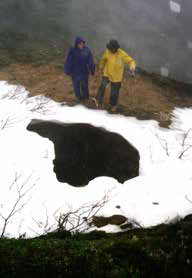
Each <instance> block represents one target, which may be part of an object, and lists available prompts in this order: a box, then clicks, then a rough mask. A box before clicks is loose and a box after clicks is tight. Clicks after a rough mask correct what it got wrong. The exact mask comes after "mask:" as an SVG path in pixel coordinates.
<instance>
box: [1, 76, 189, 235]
mask: <svg viewBox="0 0 192 278" xmlns="http://www.w3.org/2000/svg"><path fill="white" fill-rule="evenodd" d="M33 118H38V119H50V120H51V119H54V120H59V121H63V122H87V123H92V124H94V125H95V126H103V127H105V128H107V129H108V130H111V131H115V132H118V133H120V134H121V135H123V136H124V137H125V138H126V139H127V140H128V141H129V142H131V143H132V144H133V145H134V146H135V147H136V148H137V149H138V150H139V152H140V156H141V160H140V176H139V177H137V178H134V179H132V180H129V181H127V182H125V183H124V184H119V183H118V182H117V181H116V180H115V179H112V178H108V177H100V178H96V179H95V180H93V181H91V182H90V183H89V185H88V186H86V187H81V188H75V187H72V186H70V185H68V184H64V183H59V182H58V181H57V180H56V177H55V174H54V173H53V166H52V160H53V159H54V150H53V144H52V142H51V141H49V140H48V139H45V138H42V137H40V136H39V135H37V134H35V133H33V132H29V131H27V130H26V126H27V124H28V123H29V122H30V120H31V119H33ZM191 119H192V109H175V111H174V113H173V123H172V125H171V128H170V129H163V128H160V127H159V125H158V123H157V122H156V121H152V120H151V121H140V120H137V119H135V118H133V117H124V116H121V115H110V114H108V113H107V112H103V111H95V110H90V109H86V108H85V107H82V106H80V105H79V106H76V107H67V106H62V105H61V104H58V103H56V102H54V101H51V100H49V99H46V98H44V97H42V96H36V97H32V98H27V92H26V91H25V89H24V88H23V87H20V86H19V87H18V86H13V85H9V84H7V83H6V82H3V81H1V82H0V169H1V174H0V236H2V235H5V236H9V237H18V236H21V235H25V236H26V237H34V236H37V235H40V234H43V233H45V232H47V231H52V230H54V229H56V228H57V224H58V222H57V219H58V218H59V216H60V215H61V214H62V213H64V212H67V211H69V210H75V209H77V208H79V207H82V206H83V205H84V204H87V203H92V204H93V203H94V202H98V201H100V200H102V198H103V196H104V195H107V196H108V197H109V201H108V202H107V203H106V204H105V206H104V207H102V208H101V209H100V210H99V212H98V214H99V215H104V216H111V215H113V214H123V215H125V216H127V217H128V218H129V219H133V220H135V221H137V222H138V223H139V224H140V225H142V226H144V227H148V226H152V225H156V224H159V223H162V222H166V223H167V222H170V221H173V220H174V219H175V218H177V217H183V216H185V215H187V214H190V213H192V171H191V168H192V148H191V146H192V123H191ZM74 174H75V173H74ZM117 207H118V208H117ZM103 229H104V230H107V231H111V232H116V231H119V228H118V227H117V226H112V225H108V226H106V227H105V228H103Z"/></svg>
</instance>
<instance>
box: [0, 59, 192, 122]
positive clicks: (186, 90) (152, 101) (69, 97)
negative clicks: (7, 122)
mask: <svg viewBox="0 0 192 278" xmlns="http://www.w3.org/2000/svg"><path fill="white" fill-rule="evenodd" d="M0 80H7V81H9V82H10V83H13V84H21V85H23V86H25V87H26V88H27V90H28V91H29V92H30V94H29V96H34V95H45V96H47V97H50V98H52V99H53V100H55V101H58V102H67V104H68V105H72V104H73V102H74V100H75V96H74V92H73V87H72V82H71V79H70V77H68V76H66V75H65V74H64V72H63V69H62V68H61V67H58V66H56V65H55V64H54V63H52V62H50V63H45V64H42V65H34V64H32V63H11V64H9V65H7V66H4V67H2V68H1V69H0ZM100 81H101V75H100V74H99V73H98V72H96V74H95V76H93V77H92V76H90V79H89V88H90V96H95V95H96V93H97V90H98V87H99V84H100ZM109 95H110V88H108V89H107V91H106V95H105V106H104V109H106V110H107V109H108V103H109ZM84 105H86V106H87V107H89V108H90V109H98V108H96V107H95V104H94V103H93V101H92V100H91V99H90V101H89V102H88V103H86V104H85V103H84ZM190 106H192V86H191V85H186V84H182V83H179V82H176V81H172V80H169V79H164V78H161V77H159V76H155V75H150V74H147V73H145V72H143V71H140V72H137V73H136V75H135V77H132V76H131V75H129V73H128V71H125V74H124V80H123V83H122V87H121V91H120V98H119V111H118V112H117V113H121V114H124V115H126V116H135V117H136V118H138V119H142V120H146V119H155V120H157V121H158V122H159V124H160V125H161V126H163V127H168V126H169V124H170V122H171V120H170V118H171V114H172V111H173V109H174V108H175V107H190Z"/></svg>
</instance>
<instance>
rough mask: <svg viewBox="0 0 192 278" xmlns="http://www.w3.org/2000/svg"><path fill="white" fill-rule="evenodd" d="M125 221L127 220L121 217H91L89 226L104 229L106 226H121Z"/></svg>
mask: <svg viewBox="0 0 192 278" xmlns="http://www.w3.org/2000/svg"><path fill="white" fill-rule="evenodd" d="M125 221H127V218H126V217H125V216H123V215H112V216H110V217H104V216H93V219H92V221H91V225H94V226H96V227H98V228H100V227H104V226H106V225H108V224H111V225H121V224H123V223H124V222H125Z"/></svg>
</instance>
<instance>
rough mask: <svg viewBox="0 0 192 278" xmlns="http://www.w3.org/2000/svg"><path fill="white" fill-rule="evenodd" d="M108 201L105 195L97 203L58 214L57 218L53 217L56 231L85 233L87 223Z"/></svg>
mask: <svg viewBox="0 0 192 278" xmlns="http://www.w3.org/2000/svg"><path fill="white" fill-rule="evenodd" d="M108 201H109V197H108V195H106V194H105V195H104V196H103V198H102V199H101V200H100V201H98V202H95V203H88V204H85V205H82V206H81V207H79V208H77V209H76V210H70V211H68V212H67V213H64V214H60V215H59V217H55V219H56V221H57V225H58V230H68V231H70V232H79V231H81V232H83V231H85V230H86V229H88V227H89V225H88V223H89V222H91V219H92V218H93V216H95V215H96V214H97V213H98V211H99V210H100V209H101V208H102V207H103V206H104V205H105V204H106V203H107V202H108ZM55 214H56V213H55Z"/></svg>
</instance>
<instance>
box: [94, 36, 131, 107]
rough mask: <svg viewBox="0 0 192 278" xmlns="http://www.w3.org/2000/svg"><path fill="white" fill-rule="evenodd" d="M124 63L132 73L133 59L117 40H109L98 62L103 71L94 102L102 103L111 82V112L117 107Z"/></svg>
mask: <svg viewBox="0 0 192 278" xmlns="http://www.w3.org/2000/svg"><path fill="white" fill-rule="evenodd" d="M124 64H128V65H129V68H130V71H131V72H132V73H133V74H134V71H135V68H136V63H135V61H134V60H133V59H132V58H131V57H130V56H129V55H128V54H127V53H126V52H125V51H124V50H122V49H121V48H120V46H119V43H118V41H116V40H110V42H109V43H108V44H107V48H106V50H105V52H104V54H103V56H102V58H101V59H100V62H99V68H100V70H101V71H102V73H103V77H102V81H101V85H100V87H99V90H98V93H97V96H96V104H97V105H98V106H99V105H101V106H102V105H103V99H104V94H105V89H106V86H107V85H108V84H109V83H111V95H110V105H111V111H112V112H115V111H116V108H117V103H118V98H119V90H120V88H121V81H122V79H123V71H124Z"/></svg>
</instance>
